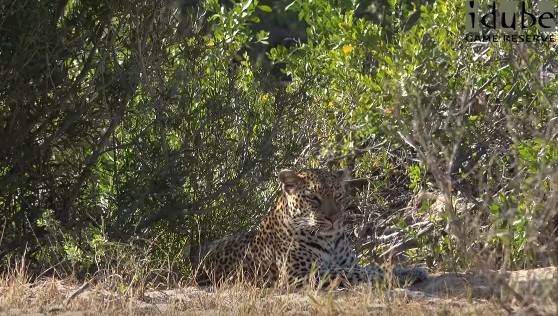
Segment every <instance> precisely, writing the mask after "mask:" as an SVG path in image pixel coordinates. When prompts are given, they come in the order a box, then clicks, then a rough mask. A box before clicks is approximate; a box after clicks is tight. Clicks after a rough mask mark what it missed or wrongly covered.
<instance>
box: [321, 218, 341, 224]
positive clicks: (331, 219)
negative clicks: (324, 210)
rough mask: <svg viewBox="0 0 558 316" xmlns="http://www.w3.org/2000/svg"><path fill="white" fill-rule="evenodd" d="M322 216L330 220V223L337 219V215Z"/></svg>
mask: <svg viewBox="0 0 558 316" xmlns="http://www.w3.org/2000/svg"><path fill="white" fill-rule="evenodd" d="M324 218H325V219H326V220H328V221H330V222H331V223H332V224H333V223H335V222H337V221H339V216H324Z"/></svg>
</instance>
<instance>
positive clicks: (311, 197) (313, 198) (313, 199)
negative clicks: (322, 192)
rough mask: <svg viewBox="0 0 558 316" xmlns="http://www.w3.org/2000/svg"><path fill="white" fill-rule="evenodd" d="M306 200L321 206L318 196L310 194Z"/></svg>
mask: <svg viewBox="0 0 558 316" xmlns="http://www.w3.org/2000/svg"><path fill="white" fill-rule="evenodd" d="M306 200H308V201H309V202H310V203H312V204H316V205H320V203H321V201H320V198H319V197H318V196H317V195H314V194H308V195H306Z"/></svg>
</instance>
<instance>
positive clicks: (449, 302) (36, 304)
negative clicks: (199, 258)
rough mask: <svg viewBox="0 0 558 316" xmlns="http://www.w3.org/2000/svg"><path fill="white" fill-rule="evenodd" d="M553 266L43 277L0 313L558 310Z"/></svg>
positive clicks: (5, 298) (557, 275) (3, 300)
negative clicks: (114, 284)
mask: <svg viewBox="0 0 558 316" xmlns="http://www.w3.org/2000/svg"><path fill="white" fill-rule="evenodd" d="M557 280H558V268H542V269H533V270H522V271H516V272H508V273H502V274H497V273H491V272H487V273H485V274H477V275H473V274H465V273H444V274H437V275H432V276H431V277H430V278H429V279H428V280H427V281H425V282H421V283H419V284H415V285H412V286H410V287H406V288H398V289H382V290H378V289H373V288H371V287H368V286H367V287H358V288H354V289H342V290H335V291H328V292H326V291H310V290H302V291H297V292H294V293H287V292H281V291H278V290H273V289H256V288H251V287H247V286H241V285H236V286H231V287H227V288H221V289H219V290H214V289H211V288H200V287H180V288H174V289H164V290H155V289H148V290H146V291H143V292H142V293H139V292H136V293H132V291H130V290H129V289H128V290H127V291H126V290H124V291H110V290H107V289H106V287H103V285H102V284H87V285H86V286H83V285H76V284H66V283H65V282H64V281H61V280H55V279H49V280H43V281H41V282H36V283H23V282H21V283H19V284H17V282H14V283H16V284H11V285H9V286H4V287H0V315H1V316H4V315H36V316H39V315H75V316H77V315H266V314H269V315H315V314H317V315H429V314H437V315H483V316H484V315H508V314H510V313H511V314H515V315H558V281H557Z"/></svg>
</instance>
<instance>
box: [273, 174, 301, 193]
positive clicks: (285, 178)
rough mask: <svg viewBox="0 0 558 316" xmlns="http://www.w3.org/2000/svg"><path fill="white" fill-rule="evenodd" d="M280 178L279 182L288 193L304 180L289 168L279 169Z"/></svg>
mask: <svg viewBox="0 0 558 316" xmlns="http://www.w3.org/2000/svg"><path fill="white" fill-rule="evenodd" d="M278 178H279V182H281V185H282V186H283V190H284V191H286V192H287V193H292V191H293V190H294V188H295V187H296V186H297V185H298V184H299V183H301V182H302V179H301V178H300V177H299V176H298V175H297V174H296V172H294V171H292V170H289V169H283V170H281V171H279V174H278Z"/></svg>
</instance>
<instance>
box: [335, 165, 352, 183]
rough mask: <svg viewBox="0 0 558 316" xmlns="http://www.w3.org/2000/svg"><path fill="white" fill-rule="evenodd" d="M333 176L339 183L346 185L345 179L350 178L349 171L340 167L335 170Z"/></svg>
mask: <svg viewBox="0 0 558 316" xmlns="http://www.w3.org/2000/svg"><path fill="white" fill-rule="evenodd" d="M335 177H336V178H337V179H338V180H339V182H341V184H343V185H346V183H347V181H349V179H350V178H351V173H350V172H349V170H347V169H341V170H338V171H336V172H335Z"/></svg>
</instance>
